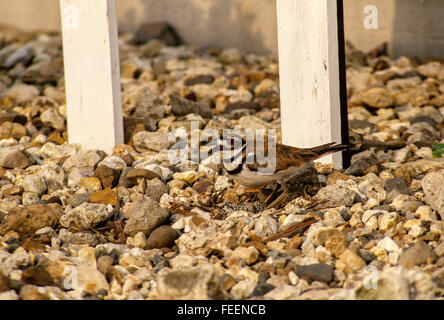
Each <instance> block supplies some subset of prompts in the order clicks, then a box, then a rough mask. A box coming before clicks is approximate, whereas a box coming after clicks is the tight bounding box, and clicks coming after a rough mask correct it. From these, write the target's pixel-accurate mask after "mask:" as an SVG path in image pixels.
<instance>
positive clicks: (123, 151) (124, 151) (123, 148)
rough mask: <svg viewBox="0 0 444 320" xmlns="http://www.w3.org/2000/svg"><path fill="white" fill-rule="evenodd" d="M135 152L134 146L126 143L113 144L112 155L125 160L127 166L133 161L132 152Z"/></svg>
mask: <svg viewBox="0 0 444 320" xmlns="http://www.w3.org/2000/svg"><path fill="white" fill-rule="evenodd" d="M134 152H135V150H134V148H133V147H131V146H130V145H128V144H120V145H118V146H115V147H114V149H113V156H117V157H120V158H121V159H122V160H123V161H125V163H126V165H127V166H131V164H132V163H133V160H134V159H133V156H132V154H133V153H134Z"/></svg>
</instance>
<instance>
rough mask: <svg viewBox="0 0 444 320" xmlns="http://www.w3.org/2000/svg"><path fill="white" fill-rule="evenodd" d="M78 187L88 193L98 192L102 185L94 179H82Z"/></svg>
mask: <svg viewBox="0 0 444 320" xmlns="http://www.w3.org/2000/svg"><path fill="white" fill-rule="evenodd" d="M78 186H79V187H84V188H86V189H87V190H88V191H98V190H101V189H102V183H101V182H100V180H99V179H98V178H96V177H83V178H82V179H80V181H79V183H78Z"/></svg>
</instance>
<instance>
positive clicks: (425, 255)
mask: <svg viewBox="0 0 444 320" xmlns="http://www.w3.org/2000/svg"><path fill="white" fill-rule="evenodd" d="M436 258H437V256H436V253H435V252H434V251H433V249H431V248H430V247H429V246H428V245H427V244H426V243H425V242H424V241H422V240H419V241H417V242H416V243H415V244H414V245H413V246H411V247H410V248H408V249H406V250H404V251H403V252H402V253H401V256H400V257H399V264H400V265H404V266H407V267H410V266H419V265H422V264H430V263H433V262H435V261H436Z"/></svg>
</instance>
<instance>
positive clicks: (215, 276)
mask: <svg viewBox="0 0 444 320" xmlns="http://www.w3.org/2000/svg"><path fill="white" fill-rule="evenodd" d="M156 291H157V292H156V294H155V296H154V297H153V298H155V299H162V300H221V299H224V298H225V293H224V291H223V290H222V277H221V275H220V274H219V272H218V271H217V269H216V267H214V266H213V265H209V264H207V265H202V266H199V267H194V268H188V269H182V270H171V269H169V268H165V269H162V270H161V271H160V272H159V274H158V281H157V288H156Z"/></svg>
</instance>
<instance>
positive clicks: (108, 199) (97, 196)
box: [89, 188, 117, 207]
mask: <svg viewBox="0 0 444 320" xmlns="http://www.w3.org/2000/svg"><path fill="white" fill-rule="evenodd" d="M89 202H91V203H103V204H110V205H112V206H113V207H114V206H116V205H117V192H116V189H115V188H114V189H108V188H107V189H104V190H99V191H95V192H93V193H92V194H91V197H90V198H89Z"/></svg>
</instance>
